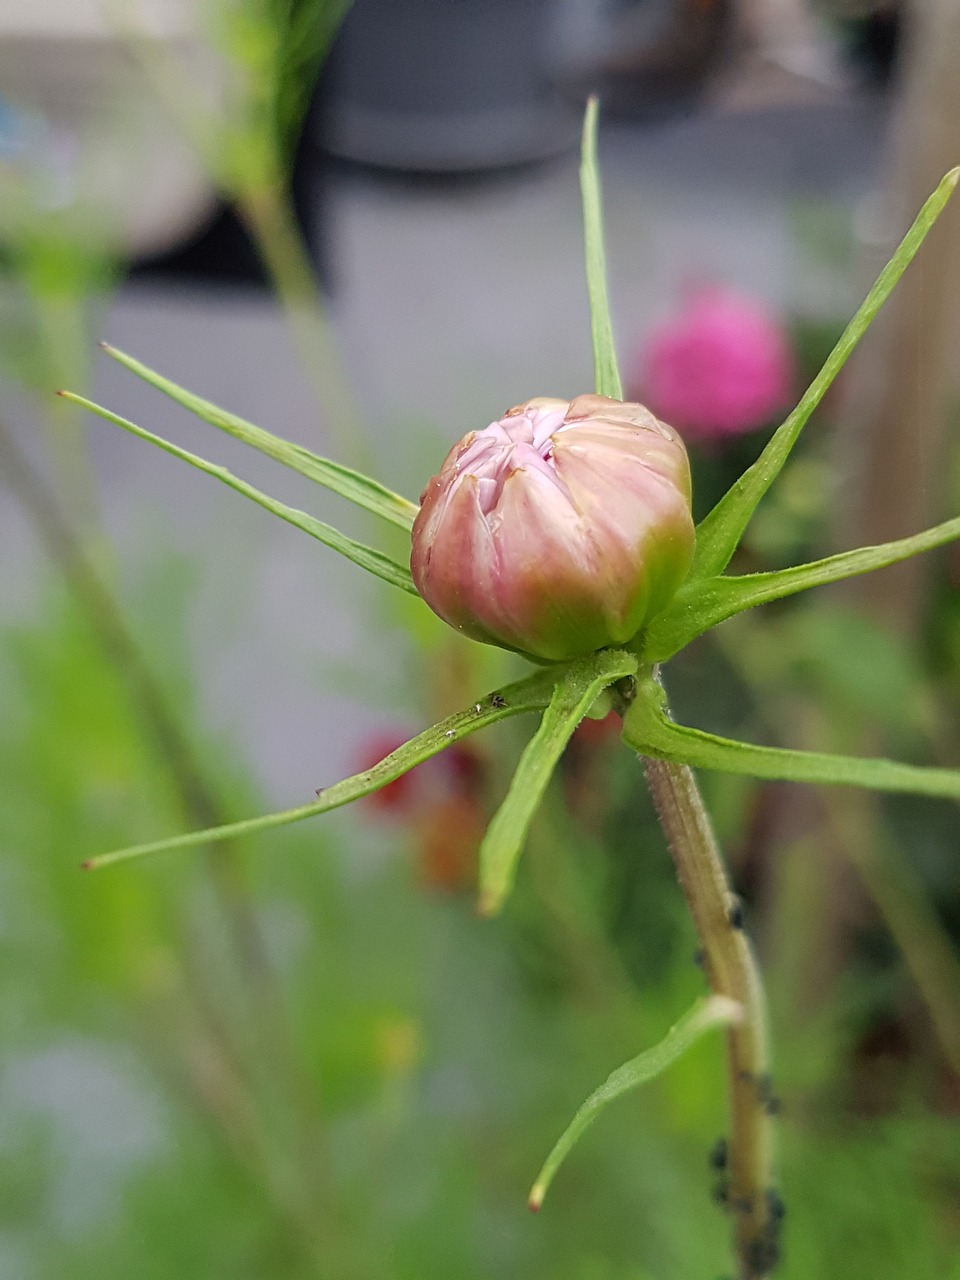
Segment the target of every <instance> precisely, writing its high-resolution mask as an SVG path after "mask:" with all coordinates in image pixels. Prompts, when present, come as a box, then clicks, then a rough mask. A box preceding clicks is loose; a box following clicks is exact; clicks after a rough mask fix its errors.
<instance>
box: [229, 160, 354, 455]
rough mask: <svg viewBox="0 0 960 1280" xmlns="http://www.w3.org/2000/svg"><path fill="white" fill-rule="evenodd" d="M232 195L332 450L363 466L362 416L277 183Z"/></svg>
mask: <svg viewBox="0 0 960 1280" xmlns="http://www.w3.org/2000/svg"><path fill="white" fill-rule="evenodd" d="M236 199H237V203H238V207H239V210H240V213H241V216H242V217H243V220H244V222H245V223H246V225H247V228H248V230H249V232H250V234H251V235H252V236H253V238H254V240H255V241H256V244H257V246H258V248H259V249H260V252H261V254H262V256H263V260H264V263H265V265H266V267H267V270H268V271H269V273H270V276H271V279H272V280H273V284H274V287H275V289H276V293H277V297H278V299H279V301H280V304H281V306H282V307H283V309H284V312H285V313H286V315H287V319H288V321H289V323H290V328H291V331H292V333H293V337H294V341H295V343H296V345H297V351H298V354H299V356H300V360H301V362H302V364H303V367H304V370H305V371H306V373H307V376H308V378H309V379H310V382H311V384H312V386H313V389H314V392H315V394H316V397H317V401H318V403H319V405H320V406H321V408H322V410H323V413H324V417H325V420H326V426H327V429H328V431H329V433H330V437H331V443H332V445H333V446H334V449H335V452H336V453H337V456H338V457H339V458H340V460H341V461H343V462H346V463H349V464H350V465H351V466H354V467H361V468H362V467H363V466H364V465H366V463H367V458H366V449H365V446H364V428H363V422H362V419H361V417H360V413H359V410H358V409H357V405H356V401H355V399H354V396H353V393H352V391H351V390H350V386H349V383H348V381H347V378H346V375H345V373H344V370H343V365H342V361H341V357H340V353H339V351H338V349H337V342H336V339H335V337H334V333H333V326H332V325H331V323H330V319H329V317H328V316H327V313H326V310H325V308H324V306H323V301H322V299H321V297H320V291H319V288H318V285H317V281H316V277H315V275H314V271H313V267H312V266H311V263H310V259H309V257H308V256H307V251H306V248H305V246H304V243H303V238H302V236H301V235H300V231H299V228H298V227H297V224H296V221H295V219H294V217H293V211H292V208H291V206H290V202H289V200H288V199H287V198H286V196H285V194H284V191H283V187H282V184H281V182H280V181H279V179H278V180H277V181H276V182H273V183H269V184H258V185H256V186H244V187H241V188H240V189H238V190H237V192H236Z"/></svg>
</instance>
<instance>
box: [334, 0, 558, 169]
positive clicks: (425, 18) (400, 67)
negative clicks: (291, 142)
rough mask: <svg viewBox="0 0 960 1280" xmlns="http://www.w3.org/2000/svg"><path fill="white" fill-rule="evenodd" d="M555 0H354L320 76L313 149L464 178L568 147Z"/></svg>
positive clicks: (374, 163) (540, 157) (366, 162)
mask: <svg viewBox="0 0 960 1280" xmlns="http://www.w3.org/2000/svg"><path fill="white" fill-rule="evenodd" d="M555 10H556V0H355V3H354V5H353V7H352V8H351V10H350V12H349V14H348V16H347V19H346V21H345V23H344V25H343V28H342V30H341V33H340V36H339V38H338V41H337V44H336V47H335V50H334V53H333V56H332V58H331V62H330V65H329V69H328V78H327V86H326V87H327V90H328V94H329V96H328V97H327V114H326V119H325V121H324V132H323V137H322V145H323V146H324V147H325V149H326V150H328V151H330V152H331V153H332V154H334V155H338V156H343V157H346V158H348V159H351V160H356V161H360V162H362V163H365V164H371V165H377V166H382V167H385V168H391V169H403V170H414V171H424V172H438V173H443V172H449V173H455V172H464V171H470V170H480V169H491V168H499V167H502V166H506V165H512V164H519V163H523V162H526V161H531V160H539V159H543V158H545V157H547V156H550V155H554V154H557V153H559V152H562V151H564V150H566V149H567V148H569V147H572V146H574V145H575V144H576V140H577V136H578V131H579V112H578V111H577V110H576V109H575V108H574V107H573V106H572V104H571V103H570V102H568V101H565V100H564V99H563V98H562V97H561V96H560V94H559V93H558V91H557V90H556V88H555V87H554V86H553V85H552V84H551V81H550V76H549V68H548V65H547V48H548V41H549V39H550V34H551V23H552V21H553V17H554V12H555Z"/></svg>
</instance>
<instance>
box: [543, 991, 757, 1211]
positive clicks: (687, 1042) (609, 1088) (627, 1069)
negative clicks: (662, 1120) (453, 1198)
mask: <svg viewBox="0 0 960 1280" xmlns="http://www.w3.org/2000/svg"><path fill="white" fill-rule="evenodd" d="M742 1016H743V1009H742V1006H741V1005H740V1004H738V1003H737V1001H736V1000H730V999H729V998H728V997H727V996H708V997H707V999H706V1000H699V1001H698V1002H697V1003H696V1004H695V1005H694V1006H693V1008H692V1009H690V1010H689V1011H688V1012H687V1013H686V1014H685V1015H684V1017H683V1018H681V1019H680V1021H679V1022H678V1023H677V1025H676V1026H675V1027H673V1028H672V1029H671V1030H670V1031H669V1032H668V1033H667V1035H666V1036H665V1037H664V1038H663V1039H662V1040H661V1041H660V1043H659V1044H658V1045H654V1047H653V1048H652V1049H647V1051H646V1052H645V1053H641V1054H640V1055H639V1056H638V1057H636V1058H631V1059H630V1061H629V1062H625V1063H624V1064H623V1066H622V1067H618V1068H617V1070H616V1071H614V1072H613V1074H612V1075H610V1076H608V1078H607V1079H606V1080H605V1081H604V1083H603V1084H602V1085H601V1086H600V1088H599V1089H597V1090H595V1091H594V1092H593V1093H591V1095H590V1097H589V1098H588V1099H587V1100H586V1102H585V1103H584V1104H583V1106H582V1107H581V1108H580V1110H579V1111H578V1112H577V1114H576V1115H575V1116H574V1117H573V1119H572V1120H571V1121H570V1123H569V1125H567V1127H566V1129H564V1131H563V1133H562V1134H561V1135H560V1137H559V1138H558V1139H557V1142H556V1145H555V1146H554V1148H553V1150H552V1151H551V1152H550V1154H549V1155H548V1156H547V1158H546V1160H545V1161H544V1165H543V1168H542V1169H541V1170H540V1172H539V1174H537V1180H536V1182H535V1183H534V1184H533V1187H532V1188H531V1190H530V1197H529V1201H528V1203H529V1205H530V1208H531V1209H532V1210H533V1211H534V1213H536V1212H537V1210H538V1209H539V1208H540V1207H541V1205H542V1204H543V1201H544V1197H545V1196H546V1194H547V1190H548V1188H549V1186H550V1183H551V1182H552V1181H553V1179H554V1176H555V1174H556V1172H557V1170H558V1169H559V1168H560V1166H561V1164H562V1163H563V1162H564V1160H565V1159H566V1158H567V1156H568V1155H569V1154H570V1151H571V1149H572V1148H573V1146H574V1144H575V1143H576V1142H577V1140H578V1139H579V1138H580V1137H581V1136H582V1134H583V1132H584V1130H586V1129H588V1128H589V1127H590V1125H592V1124H593V1122H594V1120H596V1118H597V1116H599V1114H600V1112H601V1111H602V1110H603V1109H604V1107H606V1106H608V1105H609V1103H611V1102H613V1101H614V1099H616V1098H619V1097H621V1096H622V1095H623V1094H625V1093H629V1092H630V1090H631V1089H637V1088H639V1086H640V1085H643V1084H647V1083H648V1082H649V1081H650V1080H655V1079H656V1078H657V1076H659V1075H662V1073H663V1072H664V1071H666V1069H667V1067H669V1066H672V1065H673V1063H674V1062H676V1061H677V1059H678V1058H679V1057H681V1056H682V1055H683V1054H684V1053H686V1051H687V1050H688V1049H689V1048H690V1047H691V1046H692V1045H693V1044H695V1043H696V1042H697V1040H699V1039H700V1037H701V1036H702V1035H704V1034H705V1033H706V1032H707V1031H710V1030H711V1029H712V1028H713V1027H722V1026H729V1025H730V1023H733V1022H739V1020H740V1019H741V1017H742Z"/></svg>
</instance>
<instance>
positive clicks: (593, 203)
mask: <svg viewBox="0 0 960 1280" xmlns="http://www.w3.org/2000/svg"><path fill="white" fill-rule="evenodd" d="M597 114H598V108H597V100H596V98H590V100H589V101H588V102H587V110H586V114H585V116H584V118H583V138H582V142H581V152H580V195H581V198H582V200H583V247H584V256H585V260H586V268H587V294H588V296H589V298H590V331H591V334H592V337H593V376H594V389H595V390H596V393H597V395H600V396H612V398H613V399H614V400H622V399H623V386H622V384H621V381H620V370H619V368H618V367H617V351H616V347H615V346H614V342H613V324H612V323H611V320H610V300H609V298H608V297H607V261H606V253H605V251H604V247H603V202H602V199H601V195H600V171H599V166H598V164H597Z"/></svg>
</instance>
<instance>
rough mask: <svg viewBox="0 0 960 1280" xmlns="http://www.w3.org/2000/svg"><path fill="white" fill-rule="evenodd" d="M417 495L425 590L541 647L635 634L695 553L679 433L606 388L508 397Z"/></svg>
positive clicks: (479, 626)
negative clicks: (507, 405)
mask: <svg viewBox="0 0 960 1280" xmlns="http://www.w3.org/2000/svg"><path fill="white" fill-rule="evenodd" d="M420 503H421V505H420V512H419V514H418V515H417V519H416V521H415V523H414V526H413V553H412V556H411V561H410V568H411V572H412V573H413V580H414V582H415V583H416V586H417V590H418V591H419V592H420V594H421V595H422V596H423V598H424V600H426V602H427V604H428V605H429V606H430V607H431V609H433V610H434V612H435V613H437V614H439V615H440V617H441V618H443V619H444V620H445V621H446V622H449V623H450V625H451V626H453V627H455V628H456V629H457V630H458V631H461V632H463V633H464V634H465V635H468V636H471V637H472V638H473V639H475V640H483V641H486V642H488V643H490V644H498V645H501V646H503V647H504V648H507V649H515V650H517V651H518V652H520V653H526V654H528V655H530V656H532V657H536V658H543V659H547V660H562V659H565V658H572V657H576V656H578V655H580V654H585V653H591V652H593V651H594V650H595V649H601V648H603V647H604V646H606V645H615V644H624V643H626V642H627V641H628V640H631V639H632V638H633V636H635V635H636V634H637V632H638V631H639V630H640V629H641V627H643V625H644V624H645V623H646V622H647V620H648V619H649V618H651V617H652V616H653V615H654V614H655V613H657V612H659V611H660V610H661V609H662V608H663V607H664V606H665V605H666V604H667V603H668V601H669V600H670V598H671V597H672V596H673V594H674V592H675V591H676V589H677V587H679V585H680V583H681V582H682V581H683V579H684V577H685V576H686V573H687V570H688V568H689V567H690V560H691V558H692V556H693V546H694V528H693V519H692V516H691V513H690V470H689V466H688V463H687V455H686V450H685V449H684V446H683V442H682V441H681V439H680V437H679V436H678V435H677V433H676V432H675V431H674V430H673V428H672V427H668V426H666V425H665V424H664V423H662V422H659V421H658V420H657V419H656V418H655V417H654V416H653V414H652V413H650V412H649V410H647V409H645V408H644V407H643V406H642V405H639V404H623V403H621V402H620V401H619V400H611V399H609V398H608V397H606V396H597V395H584V396H577V398H576V399H575V400H571V401H567V400H551V399H535V400H528V401H527V402H526V403H525V404H522V405H518V406H517V407H516V408H514V409H510V410H509V411H508V412H507V413H506V414H505V415H504V416H503V417H502V418H501V419H500V420H499V422H494V423H491V425H490V426H489V427H486V428H485V429H484V430H483V431H475V432H471V433H470V434H469V435H467V436H465V437H464V438H463V440H461V441H460V443H459V444H457V445H455V446H454V447H453V449H451V450H450V452H449V454H448V455H447V457H446V459H445V460H444V463H443V466H442V467H441V468H440V474H439V475H437V476H434V477H433V479H432V480H431V481H430V483H429V484H428V485H427V487H426V488H425V489H424V491H423V494H422V496H421V499H420Z"/></svg>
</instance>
